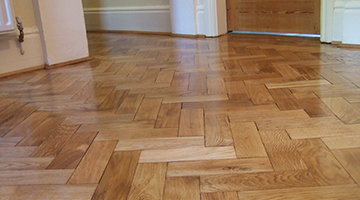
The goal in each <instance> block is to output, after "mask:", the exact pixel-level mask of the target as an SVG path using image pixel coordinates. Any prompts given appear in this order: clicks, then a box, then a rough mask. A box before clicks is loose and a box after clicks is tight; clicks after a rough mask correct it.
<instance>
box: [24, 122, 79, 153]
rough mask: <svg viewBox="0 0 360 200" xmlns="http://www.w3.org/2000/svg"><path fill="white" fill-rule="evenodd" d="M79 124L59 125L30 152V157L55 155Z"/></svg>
mask: <svg viewBox="0 0 360 200" xmlns="http://www.w3.org/2000/svg"><path fill="white" fill-rule="evenodd" d="M79 127H80V125H60V126H59V127H58V128H57V129H56V130H55V131H54V133H53V134H51V135H50V136H49V137H48V138H47V139H46V140H45V141H44V142H43V143H42V144H41V145H40V146H39V147H38V148H37V149H36V150H35V151H34V152H33V153H32V154H31V156H32V157H43V156H50V157H51V156H53V157H55V156H56V155H57V154H58V153H59V152H60V150H61V149H62V148H63V147H64V145H65V144H66V142H67V141H68V140H69V139H70V138H71V136H72V135H73V134H74V133H75V131H76V130H77V129H78V128H79Z"/></svg>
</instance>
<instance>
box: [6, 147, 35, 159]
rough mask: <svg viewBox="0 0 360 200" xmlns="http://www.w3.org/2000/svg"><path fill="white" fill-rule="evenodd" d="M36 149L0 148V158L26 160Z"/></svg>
mask: <svg viewBox="0 0 360 200" xmlns="http://www.w3.org/2000/svg"><path fill="white" fill-rule="evenodd" d="M35 149H36V147H0V158H27V157H29V156H30V155H31V154H32V153H33V152H34V151H35Z"/></svg>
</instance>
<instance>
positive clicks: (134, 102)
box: [116, 94, 145, 116]
mask: <svg viewBox="0 0 360 200" xmlns="http://www.w3.org/2000/svg"><path fill="white" fill-rule="evenodd" d="M144 96H145V95H144V94H129V95H128V96H127V97H126V98H125V99H124V101H123V102H122V103H121V105H120V107H119V109H118V110H117V111H116V114H134V116H135V113H136V112H137V110H138V109H139V106H140V104H141V102H142V101H143V98H144Z"/></svg>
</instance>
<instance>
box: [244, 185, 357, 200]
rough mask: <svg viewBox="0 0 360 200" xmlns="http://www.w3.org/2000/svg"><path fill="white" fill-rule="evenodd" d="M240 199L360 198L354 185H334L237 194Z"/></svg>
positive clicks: (309, 199) (351, 199) (353, 199)
mask: <svg viewBox="0 0 360 200" xmlns="http://www.w3.org/2000/svg"><path fill="white" fill-rule="evenodd" d="M238 195H239V198H240V199H247V200H267V199H279V200H280V199H284V200H285V199H294V200H311V199H334V200H335V199H339V200H340V199H348V200H355V199H357V198H358V197H359V196H360V190H359V188H358V187H357V186H356V185H336V186H321V187H296V188H286V189H272V190H255V191H240V192H238Z"/></svg>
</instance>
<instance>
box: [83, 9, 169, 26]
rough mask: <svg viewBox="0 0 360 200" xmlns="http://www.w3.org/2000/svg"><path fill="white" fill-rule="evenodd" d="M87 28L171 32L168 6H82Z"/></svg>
mask: <svg viewBox="0 0 360 200" xmlns="http://www.w3.org/2000/svg"><path fill="white" fill-rule="evenodd" d="M84 14H85V22H86V29H87V30H119V31H144V32H171V19H170V6H139V7H138V6H136V7H111V8H84Z"/></svg>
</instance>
